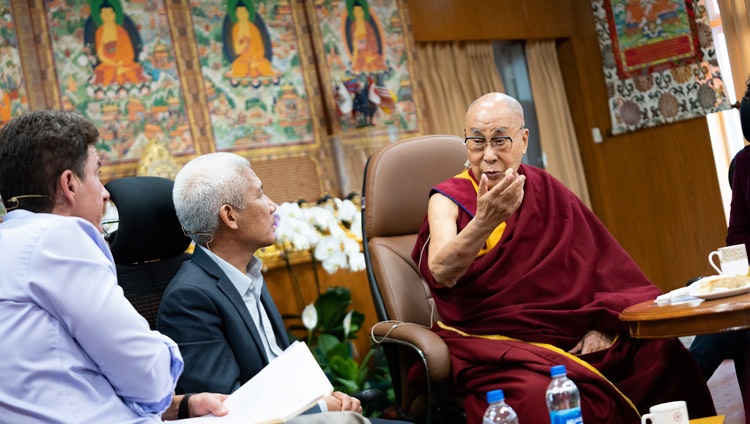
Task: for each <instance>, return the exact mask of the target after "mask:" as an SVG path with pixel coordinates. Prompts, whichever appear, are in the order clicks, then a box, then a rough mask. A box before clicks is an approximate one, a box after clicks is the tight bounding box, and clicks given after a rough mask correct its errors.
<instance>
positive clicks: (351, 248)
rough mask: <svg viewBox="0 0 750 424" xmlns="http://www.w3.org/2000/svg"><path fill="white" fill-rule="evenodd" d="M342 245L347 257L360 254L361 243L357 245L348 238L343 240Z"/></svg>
mask: <svg viewBox="0 0 750 424" xmlns="http://www.w3.org/2000/svg"><path fill="white" fill-rule="evenodd" d="M342 244H343V250H344V253H346V254H347V255H351V254H353V253H357V252H359V243H357V241H356V240H353V239H350V238H348V237H347V238H345V239H343V240H342Z"/></svg>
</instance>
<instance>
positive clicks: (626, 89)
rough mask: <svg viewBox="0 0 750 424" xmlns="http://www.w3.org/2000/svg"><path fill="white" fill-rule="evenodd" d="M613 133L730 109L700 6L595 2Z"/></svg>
mask: <svg viewBox="0 0 750 424" xmlns="http://www.w3.org/2000/svg"><path fill="white" fill-rule="evenodd" d="M591 5H592V10H593V12H594V18H595V25H596V30H597V34H598V36H599V45H600V49H601V54H602V62H603V64H604V76H605V80H606V82H607V91H608V95H609V108H610V115H611V118H612V133H613V134H620V133H624V132H627V131H634V130H637V129H640V128H648V127H653V126H656V125H662V124H666V123H671V122H677V121H680V120H683V119H689V118H696V117H701V116H704V115H706V114H709V113H713V112H718V111H721V110H725V109H728V108H729V107H730V105H729V101H728V100H727V96H726V93H725V88H724V82H723V81H722V79H721V74H720V72H719V64H718V61H717V58H716V53H715V49H714V47H713V37H712V34H711V27H710V24H709V22H708V17H707V13H706V8H705V5H704V3H703V0H640V1H632V0H592V3H591Z"/></svg>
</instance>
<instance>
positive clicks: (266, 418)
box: [179, 341, 333, 424]
mask: <svg viewBox="0 0 750 424" xmlns="http://www.w3.org/2000/svg"><path fill="white" fill-rule="evenodd" d="M331 392H333V386H332V385H331V382H330V381H328V378H327V377H326V375H325V374H324V373H323V370H322V369H320V366H319V365H318V362H317V361H316V360H315V357H313V355H312V352H310V349H309V348H308V347H307V345H306V344H304V343H302V342H299V341H295V342H294V343H292V345H291V346H289V347H288V348H287V349H286V350H285V351H284V352H283V353H282V354H281V355H279V357H278V358H276V359H274V360H273V361H271V363H270V364H268V365H267V366H266V367H265V368H263V369H262V370H261V371H260V372H259V373H258V374H256V375H255V377H253V378H252V379H251V380H250V381H248V382H247V383H245V384H243V385H242V387H240V388H239V389H237V391H235V392H234V393H232V394H231V395H230V396H229V397H228V398H227V399H226V400H225V401H224V405H225V406H226V407H227V409H228V410H229V413H228V414H227V415H225V416H223V417H216V416H213V415H207V416H205V417H198V418H189V419H186V420H179V421H180V422H183V423H188V422H189V423H196V424H204V423H221V424H229V423H242V424H260V423H279V422H284V421H288V420H290V419H292V418H294V417H295V416H297V415H299V414H301V413H302V412H304V411H306V410H308V409H310V408H311V407H313V406H314V405H315V404H316V403H317V402H318V400H320V399H322V398H323V397H324V396H326V395H328V394H330V393H331Z"/></svg>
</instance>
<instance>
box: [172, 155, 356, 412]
mask: <svg viewBox="0 0 750 424" xmlns="http://www.w3.org/2000/svg"><path fill="white" fill-rule="evenodd" d="M173 198H174V204H175V209H176V211H177V216H178V218H179V220H180V223H181V224H182V227H183V229H184V231H185V232H186V233H187V234H188V235H189V236H190V237H191V238H192V239H193V241H195V243H196V248H195V252H194V253H193V257H192V258H191V260H190V261H188V262H186V263H185V264H183V266H182V268H181V269H180V271H179V272H178V273H177V275H175V277H174V279H173V280H172V281H171V282H170V284H169V286H168V287H167V290H166V291H165V293H164V297H163V298H162V303H161V307H160V309H159V318H158V325H159V330H160V331H162V332H163V333H164V334H166V335H168V336H169V337H171V338H172V339H173V340H175V341H176V342H177V344H178V345H179V347H180V351H181V352H182V354H183V357H184V359H185V370H184V371H183V373H182V376H181V377H180V380H179V382H178V383H177V389H176V390H177V392H178V393H185V392H199V391H206V390H213V391H216V392H219V393H231V392H233V391H235V390H237V389H238V388H239V387H240V386H241V385H242V384H244V383H245V382H246V381H248V380H250V379H251V378H252V377H253V376H255V375H256V374H257V373H258V372H259V371H260V370H262V369H263V368H264V367H265V366H266V365H268V364H269V363H270V362H271V361H272V360H273V359H275V358H276V357H277V356H278V355H280V354H281V353H282V351H283V350H284V349H285V348H286V347H287V346H289V340H288V338H287V335H286V330H285V329H284V325H283V322H282V319H281V315H280V314H279V311H278V310H277V309H276V306H275V305H274V303H273V300H272V299H271V296H270V294H269V292H268V289H267V288H266V286H265V284H264V281H263V275H262V274H261V265H262V264H261V262H260V260H259V259H258V258H256V257H255V256H254V253H255V252H256V251H257V250H258V249H260V248H262V247H265V246H269V245H271V244H273V243H274V241H275V236H274V224H275V216H274V212H275V211H276V204H275V203H274V202H273V201H271V199H269V198H268V196H266V195H265V194H264V193H263V186H262V184H261V181H260V179H259V178H258V176H257V175H255V173H254V172H253V170H252V169H251V168H250V163H249V162H248V161H247V159H245V158H243V157H241V156H238V155H236V154H232V153H212V154H207V155H204V156H199V157H197V158H195V159H193V160H191V161H190V162H188V163H187V164H186V165H185V167H183V168H182V170H180V172H179V173H178V174H177V177H176V179H175V184H174V192H173ZM320 411H354V412H361V411H362V408H361V406H360V402H359V400H357V399H355V398H352V397H350V396H348V395H346V394H344V393H341V392H334V393H332V394H331V395H329V396H328V397H326V398H325V399H324V400H323V401H321V402H319V405H318V406H317V407H314V408H312V409H311V410H310V411H308V412H310V413H314V412H320ZM336 415H337V416H336V418H338V419H341V416H340V415H338V414H336ZM357 415H358V414H357ZM347 416H348V414H347ZM323 417H325V418H323ZM310 418H311V417H308V418H307V419H310ZM319 418H320V419H324V422H330V420H331V419H332V417H331V414H325V415H322V416H320V417H319ZM347 419H350V418H347ZM355 419H356V420H360V421H361V420H363V418H361V417H357V418H355ZM303 420H305V419H303ZM347 422H351V421H347Z"/></svg>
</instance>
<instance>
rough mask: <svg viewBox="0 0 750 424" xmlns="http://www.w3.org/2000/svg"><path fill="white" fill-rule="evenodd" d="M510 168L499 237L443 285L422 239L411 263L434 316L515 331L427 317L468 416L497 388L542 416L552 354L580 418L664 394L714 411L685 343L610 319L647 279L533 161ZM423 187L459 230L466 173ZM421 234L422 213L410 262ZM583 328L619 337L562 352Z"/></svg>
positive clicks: (651, 289)
mask: <svg viewBox="0 0 750 424" xmlns="http://www.w3.org/2000/svg"><path fill="white" fill-rule="evenodd" d="M519 173H520V174H523V175H525V176H526V182H525V186H524V199H523V202H522V204H521V206H520V208H519V209H518V210H517V211H516V212H515V213H514V214H513V215H512V216H511V217H510V218H509V219H508V220H507V222H506V224H507V226H506V228H505V231H504V232H503V235H502V238H501V239H500V243H498V244H497V245H496V246H495V247H494V248H493V249H492V250H490V251H489V252H488V253H487V254H486V255H484V256H481V257H478V258H477V259H475V260H474V262H473V263H472V264H471V266H470V267H469V269H468V270H467V271H466V273H465V274H464V276H463V277H462V278H461V279H459V280H458V282H457V283H456V285H455V286H454V287H452V288H446V287H443V286H441V285H439V284H437V283H436V282H435V281H434V279H433V278H432V274H431V273H430V270H429V267H428V261H427V250H428V248H425V249H424V250H425V252H424V257H423V260H422V262H421V269H420V272H421V273H422V276H423V277H424V278H425V280H426V281H427V283H428V284H429V285H430V288H431V290H432V295H433V299H434V300H435V305H436V307H437V310H438V313H439V314H440V317H441V320H442V322H443V323H445V324H446V325H448V326H451V327H454V328H455V329H458V330H460V331H463V332H465V333H468V334H471V335H501V336H506V337H509V338H513V339H517V340H490V339H486V338H480V337H472V336H467V335H461V334H459V333H457V332H456V331H453V330H450V329H445V328H440V327H439V326H437V325H436V326H435V327H434V330H435V331H436V332H437V333H438V334H439V335H440V336H441V337H442V338H443V339H444V340H445V342H446V343H447V345H448V350H449V351H450V354H451V358H452V367H453V375H454V379H455V382H456V384H457V386H458V387H459V388H461V389H462V390H464V391H465V394H466V400H465V407H466V414H467V420H468V423H469V424H471V423H478V422H481V416H482V414H483V413H484V410H485V408H486V407H487V403H486V401H485V394H486V392H487V391H489V390H493V389H503V390H504V391H505V395H506V401H507V402H508V404H510V405H511V406H512V407H514V409H515V410H516V412H517V413H518V415H519V421H520V422H522V423H544V422H549V416H548V412H547V408H546V404H545V400H544V393H545V390H546V387H547V384H548V383H549V382H550V381H551V377H550V376H549V370H550V367H551V366H553V365H557V364H565V365H566V366H567V368H568V376H569V377H570V378H571V379H572V380H573V381H574V382H575V383H576V384H577V385H578V388H579V390H580V392H581V403H582V405H581V407H582V410H583V420H584V422H586V423H636V422H640V419H639V415H638V413H644V412H648V408H649V407H650V406H652V405H655V404H657V403H662V402H668V401H672V400H685V401H687V403H688V410H689V414H690V417H691V418H699V417H704V416H710V415H715V410H714V407H713V401H712V400H711V395H710V393H709V391H708V387H707V386H706V383H705V382H704V379H703V376H702V374H701V371H700V369H699V368H698V365H697V364H696V362H695V360H694V359H693V358H692V356H691V355H690V353H689V352H688V350H687V349H685V348H684V347H683V346H682V344H681V343H680V342H679V341H678V340H677V339H657V340H636V339H631V338H630V337H629V336H628V335H627V334H626V329H627V328H626V326H625V325H624V324H623V323H622V322H621V321H620V320H619V318H618V317H619V314H620V312H621V311H622V310H623V309H625V308H626V307H627V306H630V305H633V304H635V303H638V302H642V301H645V300H648V299H653V298H654V297H656V296H657V295H658V294H659V293H660V291H659V289H658V288H657V287H656V286H654V285H653V284H651V282H649V280H648V279H647V277H646V276H645V275H644V274H643V272H642V271H641V270H640V269H639V268H638V266H637V265H636V264H635V262H634V261H633V260H632V259H631V258H630V256H629V255H628V254H627V253H626V252H625V250H624V249H622V247H620V245H619V244H618V243H617V242H616V241H615V239H614V238H613V237H612V235H611V234H610V233H609V232H608V231H607V229H606V228H605V227H604V225H603V224H602V223H601V222H600V221H599V220H598V219H597V218H596V216H594V214H593V213H592V212H591V211H590V210H589V209H588V208H587V207H586V206H585V205H584V204H583V203H582V202H581V201H580V200H579V199H578V198H577V197H576V196H575V195H574V194H573V193H572V192H571V191H570V190H568V189H567V188H565V187H564V186H563V185H562V184H561V183H560V182H558V181H557V180H555V179H554V178H553V177H552V176H550V175H549V174H548V173H547V172H545V171H542V170H540V169H537V168H533V167H528V166H525V165H522V166H521V168H520V169H519ZM472 177H473V176H472ZM435 192H439V193H442V194H443V195H445V196H447V197H448V198H450V199H452V200H453V201H454V202H456V203H457V204H458V205H459V216H458V220H457V224H458V229H459V231H461V229H463V228H464V227H465V226H466V225H467V224H468V223H469V221H471V219H472V218H473V216H474V214H475V213H476V206H477V201H476V196H477V195H476V191H475V189H474V188H473V186H472V183H471V181H470V180H468V179H464V178H451V179H449V180H447V181H445V182H443V183H441V184H439V185H438V186H436V187H435V188H434V189H433V190H432V193H435ZM428 234H429V224H428V221H427V219H425V222H424V224H423V225H422V228H421V230H420V233H419V237H418V240H417V244H416V246H415V248H414V251H413V253H412V257H413V259H414V261H415V263H419V254H420V251H421V250H422V246H423V245H424V244H425V241H426V240H427V236H428ZM589 330H598V331H600V332H603V333H608V334H619V337H618V338H617V340H616V342H615V343H614V345H613V346H611V347H610V348H609V349H606V350H604V351H600V352H594V353H590V354H586V355H581V356H578V357H573V356H572V355H567V354H565V353H564V352H563V351H567V350H569V349H571V348H573V347H574V346H575V345H576V343H578V341H579V340H581V338H582V337H583V335H584V334H586V332H587V331H589ZM532 343H543V344H547V345H553V346H555V347H557V348H559V349H562V350H558V349H555V348H554V347H551V346H539V345H537V344H532ZM605 377H606V378H605ZM631 402H632V403H631ZM633 404H634V406H635V408H634V406H633ZM635 409H637V412H636V410H635Z"/></svg>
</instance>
